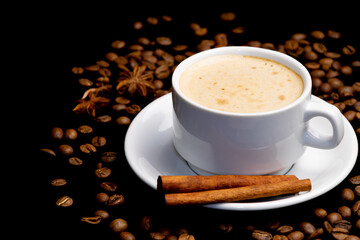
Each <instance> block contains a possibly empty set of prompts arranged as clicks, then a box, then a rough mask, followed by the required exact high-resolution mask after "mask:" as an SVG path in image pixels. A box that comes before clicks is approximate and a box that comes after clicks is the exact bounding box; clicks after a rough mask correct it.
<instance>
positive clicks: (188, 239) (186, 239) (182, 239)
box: [178, 233, 267, 240]
mask: <svg viewBox="0 0 360 240" xmlns="http://www.w3.org/2000/svg"><path fill="white" fill-rule="evenodd" d="M266 239H267V238H266ZM178 240H195V237H194V236H193V235H190V234H187V233H183V234H181V235H180V236H179V238H178Z"/></svg>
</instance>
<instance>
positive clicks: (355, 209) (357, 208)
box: [352, 200, 360, 217]
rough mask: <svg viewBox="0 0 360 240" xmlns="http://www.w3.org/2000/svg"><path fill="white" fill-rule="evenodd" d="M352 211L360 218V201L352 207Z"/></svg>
mask: <svg viewBox="0 0 360 240" xmlns="http://www.w3.org/2000/svg"><path fill="white" fill-rule="evenodd" d="M352 211H353V213H354V214H355V215H356V216H358V217H360V200H358V201H356V202H355V204H354V205H353V207H352Z"/></svg>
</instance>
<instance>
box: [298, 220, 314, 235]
mask: <svg viewBox="0 0 360 240" xmlns="http://www.w3.org/2000/svg"><path fill="white" fill-rule="evenodd" d="M300 230H301V231H302V232H303V233H305V234H308V235H310V234H312V233H313V232H315V231H316V228H315V227H314V225H312V224H311V223H309V222H302V223H300Z"/></svg>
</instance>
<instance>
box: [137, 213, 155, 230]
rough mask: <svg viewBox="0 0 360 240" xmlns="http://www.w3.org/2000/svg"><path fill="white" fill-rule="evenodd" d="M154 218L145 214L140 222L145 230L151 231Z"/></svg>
mask: <svg viewBox="0 0 360 240" xmlns="http://www.w3.org/2000/svg"><path fill="white" fill-rule="evenodd" d="M153 225H154V224H153V218H152V217H151V216H143V217H142V219H141V222H140V227H141V229H142V230H144V231H151V230H152V229H153Z"/></svg>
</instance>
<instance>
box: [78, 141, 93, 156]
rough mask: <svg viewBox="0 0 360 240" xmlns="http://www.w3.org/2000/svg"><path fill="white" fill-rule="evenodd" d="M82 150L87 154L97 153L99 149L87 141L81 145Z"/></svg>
mask: <svg viewBox="0 0 360 240" xmlns="http://www.w3.org/2000/svg"><path fill="white" fill-rule="evenodd" d="M80 151H81V152H83V153H86V154H92V153H95V152H96V151H97V150H96V147H94V145H92V144H90V143H85V144H81V145H80Z"/></svg>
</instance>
